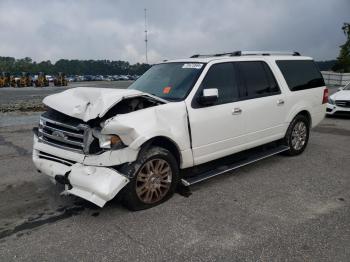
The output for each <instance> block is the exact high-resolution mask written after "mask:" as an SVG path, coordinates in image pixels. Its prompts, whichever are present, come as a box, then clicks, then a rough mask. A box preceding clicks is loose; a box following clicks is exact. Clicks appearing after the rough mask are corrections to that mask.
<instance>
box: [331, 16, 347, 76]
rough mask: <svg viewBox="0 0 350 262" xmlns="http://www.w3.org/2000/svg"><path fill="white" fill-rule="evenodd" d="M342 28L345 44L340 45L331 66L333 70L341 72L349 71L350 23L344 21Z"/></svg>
mask: <svg viewBox="0 0 350 262" xmlns="http://www.w3.org/2000/svg"><path fill="white" fill-rule="evenodd" d="M342 30H343V31H344V34H345V36H346V42H345V44H343V45H341V46H340V52H339V56H338V58H337V62H336V63H335V65H334V66H333V70H334V71H337V72H342V73H349V72H350V24H349V23H344V25H343V27H342Z"/></svg>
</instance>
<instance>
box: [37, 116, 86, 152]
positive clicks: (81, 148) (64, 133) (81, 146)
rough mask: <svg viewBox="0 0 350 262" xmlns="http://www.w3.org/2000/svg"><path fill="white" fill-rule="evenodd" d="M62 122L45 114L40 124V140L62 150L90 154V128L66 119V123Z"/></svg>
mask: <svg viewBox="0 0 350 262" xmlns="http://www.w3.org/2000/svg"><path fill="white" fill-rule="evenodd" d="M62 120H63V119H61V121H60V120H57V119H52V118H48V117H47V116H46V115H45V114H43V115H42V116H41V117H40V123H39V130H38V131H39V133H38V137H39V140H40V141H41V142H44V143H47V144H49V145H53V146H56V147H59V148H62V149H67V150H71V151H76V152H79V153H86V152H88V146H87V145H88V144H90V143H89V142H90V141H89V140H90V139H89V138H90V137H91V134H90V133H91V132H90V128H89V126H88V125H86V124H82V123H79V122H78V121H76V120H72V119H66V120H64V123H63V121H62Z"/></svg>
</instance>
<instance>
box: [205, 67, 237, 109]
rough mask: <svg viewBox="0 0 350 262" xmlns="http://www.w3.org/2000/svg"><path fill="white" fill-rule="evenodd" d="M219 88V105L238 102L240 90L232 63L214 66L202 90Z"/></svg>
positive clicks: (208, 73) (210, 69)
mask: <svg viewBox="0 0 350 262" xmlns="http://www.w3.org/2000/svg"><path fill="white" fill-rule="evenodd" d="M206 88H217V89H218V91H219V100H218V102H217V104H224V103H229V102H233V101H236V100H238V88H237V81H236V77H235V72H234V67H233V64H232V63H221V64H214V65H212V66H211V67H210V68H209V70H208V72H207V74H206V76H205V78H204V79H203V82H202V85H201V89H206Z"/></svg>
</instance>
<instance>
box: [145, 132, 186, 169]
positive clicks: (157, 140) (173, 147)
mask: <svg viewBox="0 0 350 262" xmlns="http://www.w3.org/2000/svg"><path fill="white" fill-rule="evenodd" d="M151 146H159V147H162V148H165V149H167V150H168V151H169V152H170V153H172V154H173V156H174V157H175V159H176V161H177V163H178V166H179V167H180V166H181V164H182V155H181V151H180V148H179V147H178V145H177V144H176V143H175V141H174V140H172V139H171V138H169V137H166V136H156V137H152V138H151V139H149V140H148V141H146V142H145V143H143V144H142V145H141V150H140V151H139V155H140V154H142V153H143V152H144V151H145V150H147V149H148V148H150V147H151Z"/></svg>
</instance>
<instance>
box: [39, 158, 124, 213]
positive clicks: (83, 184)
mask: <svg viewBox="0 0 350 262" xmlns="http://www.w3.org/2000/svg"><path fill="white" fill-rule="evenodd" d="M33 161H34V164H35V166H36V168H37V169H38V170H39V171H40V172H42V173H44V174H46V175H48V176H50V177H51V179H52V180H54V181H56V182H58V183H61V184H65V185H67V187H66V188H67V189H66V191H65V192H64V193H69V194H72V195H76V196H78V197H81V198H84V199H86V200H88V201H90V202H92V203H94V204H96V205H97V206H99V207H103V206H104V205H105V204H106V202H107V201H109V200H111V199H113V198H114V197H115V196H116V195H117V193H118V192H119V191H120V190H121V189H122V188H123V187H124V186H125V185H126V184H127V183H129V179H128V178H127V177H125V176H124V175H122V174H120V173H118V171H116V170H114V169H111V168H107V167H96V166H86V165H83V164H80V163H75V164H72V165H71V166H67V165H66V164H63V163H59V162H56V161H54V160H49V159H43V158H40V157H39V155H38V154H37V152H35V151H34V153H33Z"/></svg>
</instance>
